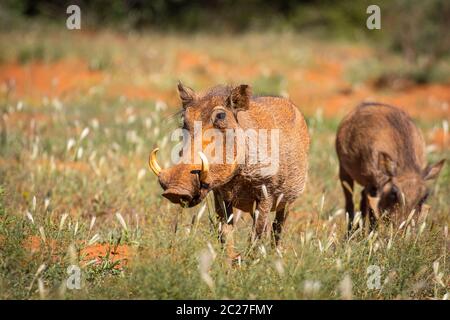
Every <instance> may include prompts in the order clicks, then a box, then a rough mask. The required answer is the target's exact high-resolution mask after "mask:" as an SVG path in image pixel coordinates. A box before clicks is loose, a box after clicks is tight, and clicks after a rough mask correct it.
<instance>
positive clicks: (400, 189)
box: [369, 153, 445, 217]
mask: <svg viewBox="0 0 450 320" xmlns="http://www.w3.org/2000/svg"><path fill="white" fill-rule="evenodd" d="M444 162H445V160H441V161H439V162H438V163H436V164H434V165H428V166H427V167H426V168H425V169H422V170H420V169H417V170H414V171H411V172H409V173H403V174H398V172H397V171H398V170H397V163H396V162H395V161H394V160H393V159H392V158H391V157H390V156H389V155H388V154H386V153H380V155H379V172H380V175H381V176H382V177H380V180H379V181H381V183H380V186H379V188H378V190H377V191H375V192H374V191H371V190H369V205H370V206H371V208H372V209H374V212H375V214H376V215H377V216H381V215H382V214H383V213H384V212H389V213H390V214H391V215H392V214H394V215H398V214H396V212H397V213H406V214H409V213H410V212H411V211H412V210H415V212H416V213H420V212H421V211H422V206H423V204H424V203H425V201H426V200H427V198H428V195H429V188H428V186H427V181H428V180H432V179H435V178H436V177H437V176H438V175H439V172H440V171H441V169H442V167H443V165H444ZM370 193H372V194H370ZM398 216H400V217H401V216H404V215H402V214H400V215H398Z"/></svg>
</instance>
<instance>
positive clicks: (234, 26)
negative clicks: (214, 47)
mask: <svg viewBox="0 0 450 320" xmlns="http://www.w3.org/2000/svg"><path fill="white" fill-rule="evenodd" d="M70 4H77V5H79V6H80V8H81V12H82V28H83V29H95V30H97V29H98V28H113V29H116V30H120V31H125V32H126V31H135V32H145V31H147V30H153V31H155V30H157V31H162V32H172V33H194V32H202V33H213V34H214V33H217V34H219V33H220V34H223V33H227V34H230V33H231V34H234V33H243V32H248V31H271V32H283V31H291V32H296V33H307V34H308V35H313V36H314V37H320V38H325V39H326V38H333V39H346V40H365V39H367V40H369V41H370V42H372V43H373V44H374V45H375V46H377V47H380V49H382V50H386V51H393V52H396V53H399V55H400V56H401V57H402V58H403V62H402V64H401V65H400V66H398V67H397V68H395V69H394V70H392V69H391V70H390V72H382V74H380V75H379V77H378V79H376V81H377V84H379V85H380V86H389V85H391V84H392V83H393V82H395V81H396V80H398V78H407V79H409V80H412V81H414V82H416V83H425V82H429V81H430V79H432V78H433V77H434V75H435V74H436V73H439V70H440V69H441V68H440V67H441V65H442V61H443V60H445V59H448V57H449V52H450V36H449V34H448V30H450V1H448V0H427V1H421V0H389V1H386V0H381V1H376V2H374V1H370V0H356V1H350V0H344V1H333V0H303V1H295V0H280V1H271V0H248V1H238V0H191V1H189V0H152V1H144V0H112V1H109V0H97V1H87V0H70V1H57V0H38V1H34V0H3V1H2V2H0V27H1V28H2V29H4V30H5V29H6V30H7V29H9V28H11V27H12V26H20V25H23V21H24V20H26V21H27V22H31V23H33V21H40V22H42V21H46V22H47V23H49V24H55V23H57V24H59V25H60V23H61V19H65V18H66V17H67V14H66V8H67V7H68V6H69V5H70ZM370 4H377V5H378V6H379V7H380V8H381V21H382V22H381V30H368V29H367V28H366V27H365V26H366V19H367V17H368V14H367V13H366V10H367V7H368V6H369V5H370ZM441 78H442V77H440V79H439V81H442V79H441Z"/></svg>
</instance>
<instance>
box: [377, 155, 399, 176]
mask: <svg viewBox="0 0 450 320" xmlns="http://www.w3.org/2000/svg"><path fill="white" fill-rule="evenodd" d="M378 169H380V171H381V172H383V173H384V174H385V175H387V176H389V177H394V176H395V175H396V174H397V163H396V162H395V161H394V160H392V158H391V156H390V155H388V154H387V153H386V152H380V153H379V154H378Z"/></svg>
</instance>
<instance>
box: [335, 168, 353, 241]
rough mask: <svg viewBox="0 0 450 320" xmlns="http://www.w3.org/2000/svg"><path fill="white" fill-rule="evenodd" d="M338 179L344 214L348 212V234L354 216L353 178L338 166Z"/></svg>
mask: <svg viewBox="0 0 450 320" xmlns="http://www.w3.org/2000/svg"><path fill="white" fill-rule="evenodd" d="M339 179H340V180H341V185H342V189H343V191H344V196H345V211H346V214H348V235H350V233H351V231H352V227H353V218H354V217H355V206H354V203H353V179H352V177H350V175H349V174H348V173H347V171H345V169H344V168H343V167H342V166H340V167H339Z"/></svg>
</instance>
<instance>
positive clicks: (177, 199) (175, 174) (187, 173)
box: [148, 148, 209, 207]
mask: <svg viewBox="0 0 450 320" xmlns="http://www.w3.org/2000/svg"><path fill="white" fill-rule="evenodd" d="M157 152H158V148H156V149H154V150H153V151H152V153H151V154H150V157H149V163H148V164H149V167H150V169H151V170H152V171H153V173H155V175H157V176H158V181H159V184H160V185H161V187H162V188H163V190H164V192H163V193H162V196H163V197H165V198H166V199H168V200H169V201H170V202H172V203H174V204H180V205H182V206H186V207H193V206H195V205H197V204H198V203H199V202H200V201H201V200H202V199H203V198H204V195H205V194H206V193H205V192H202V188H201V186H202V183H203V182H204V181H205V180H206V179H207V177H208V172H209V163H208V159H207V158H206V156H205V155H204V154H203V153H201V152H199V156H200V159H201V162H202V163H201V166H200V168H199V166H198V165H194V164H192V165H190V164H178V165H175V166H173V167H170V168H167V169H161V167H160V166H159V164H158V161H157V159H156V153H157Z"/></svg>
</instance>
